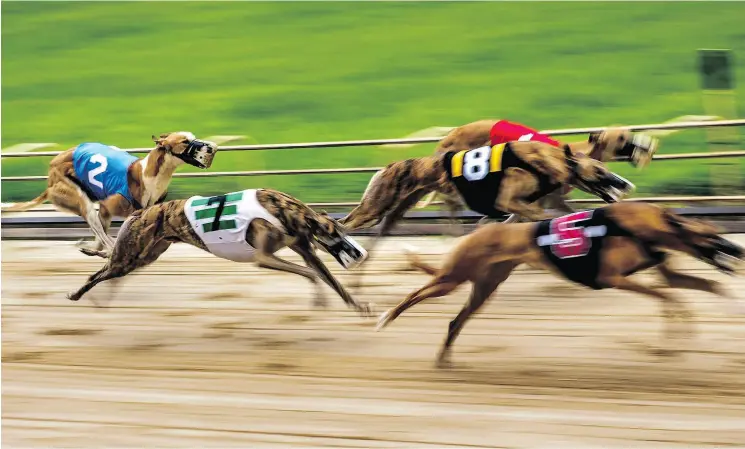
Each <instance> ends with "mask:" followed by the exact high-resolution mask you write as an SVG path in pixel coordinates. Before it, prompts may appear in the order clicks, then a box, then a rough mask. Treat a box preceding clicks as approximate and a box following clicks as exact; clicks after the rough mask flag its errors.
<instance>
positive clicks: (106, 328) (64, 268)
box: [2, 236, 745, 449]
mask: <svg viewBox="0 0 745 449" xmlns="http://www.w3.org/2000/svg"><path fill="white" fill-rule="evenodd" d="M736 240H739V241H740V242H745V238H743V237H742V236H738V237H736ZM403 241H404V240H403V239H391V240H389V241H388V242H386V245H385V247H384V248H382V249H381V251H380V252H378V253H377V254H375V255H373V258H372V259H371V260H370V262H369V268H370V270H371V274H370V275H369V276H368V277H367V278H366V282H365V287H364V288H363V290H362V291H361V292H360V293H359V294H357V295H356V297H357V299H359V300H368V301H373V302H375V303H376V304H377V306H378V311H379V312H380V311H382V310H384V308H386V307H389V306H391V305H393V304H395V303H396V302H398V301H399V300H400V299H402V298H403V297H404V296H405V295H406V294H407V293H408V292H410V291H411V290H413V289H415V288H417V287H419V286H421V285H422V284H423V283H424V282H425V280H426V276H424V275H422V274H419V273H414V272H410V271H405V270H404V268H405V264H404V261H403V258H402V257H401V254H400V250H399V249H400V245H401V242H403ZM406 241H407V242H409V243H413V244H414V245H416V246H417V247H419V248H420V249H421V250H422V253H423V254H424V257H425V259H427V260H431V261H434V262H438V261H439V260H440V258H441V254H442V253H443V251H445V250H446V249H447V248H448V247H449V246H450V244H451V243H452V239H449V238H439V239H438V238H418V239H406ZM288 258H290V259H291V260H295V261H297V260H299V258H296V257H288ZM325 260H327V261H329V266H330V267H332V271H333V272H334V273H335V274H338V275H339V276H340V278H341V280H342V281H343V282H345V283H348V282H349V277H348V276H347V275H345V274H344V273H343V271H342V270H340V269H339V268H338V266H337V265H335V263H333V262H332V261H330V260H329V259H328V258H326V259H325ZM677 262H678V263H679V266H680V267H682V268H685V269H686V270H687V271H688V272H693V273H698V274H699V275H702V276H706V277H710V278H714V279H718V280H721V281H722V282H724V283H725V284H726V285H727V288H728V289H729V290H730V291H731V292H732V293H733V296H736V297H739V298H740V299H742V300H744V301H745V281H743V280H742V279H737V278H730V277H727V276H724V275H722V274H718V273H715V272H713V271H712V270H710V269H708V268H707V267H706V266H705V265H703V264H700V263H698V262H691V261H689V260H688V259H686V260H683V259H680V260H679V261H677ZM100 266H101V261H100V260H95V259H92V258H88V257H86V256H83V255H80V254H78V253H77V252H76V250H75V249H74V248H72V246H71V244H70V243H57V242H52V243H50V242H18V241H16V242H13V241H10V242H7V241H6V242H3V243H2V337H3V348H2V393H3V395H2V437H3V446H4V447H21V446H25V447H30V446H33V447H52V446H54V447H78V448H82V447H86V448H87V447H114V446H119V447H222V448H227V447H251V448H263V447H277V448H288V447H360V448H367V447H370V448H378V447H400V448H418V447H509V448H517V447H520V448H547V447H566V448H575V449H580V448H589V447H594V448H599V447H603V448H611V447H612V448H615V447H618V448H621V447H624V448H632V447H633V448H648V447H654V448H668V447H669V448H673V447H676V448H678V447H679V448H683V447H688V448H690V447H731V446H743V447H745V345H743V342H744V341H745V317H744V316H743V315H735V314H733V313H732V309H731V308H730V307H728V306H730V305H731V304H732V303H731V301H728V300H727V299H724V298H717V297H713V296H711V295H707V294H699V293H695V292H684V291H679V294H680V296H681V297H682V298H684V299H685V300H686V302H687V303H688V304H689V305H690V307H691V308H692V309H693V310H694V312H695V314H696V331H697V333H696V335H695V336H694V337H693V338H692V339H687V340H681V341H675V342H665V341H662V340H661V335H660V330H661V325H662V320H661V318H660V317H659V315H658V306H657V304H656V303H655V302H654V301H652V300H649V299H647V298H644V297H639V296H638V295H633V294H630V293H621V292H615V291H603V292H594V291H590V290H584V289H580V288H578V287H574V286H572V285H570V284H568V283H566V282H564V281H562V280H559V279H557V278H555V277H552V276H550V275H548V274H546V273H543V272H537V271H533V270H527V269H523V270H519V271H518V272H516V274H515V275H514V276H513V277H511V278H510V279H509V280H508V281H507V282H506V283H505V284H504V285H503V287H502V288H501V289H500V290H499V291H498V293H497V295H498V296H497V297H495V298H493V299H492V301H491V302H490V303H489V304H488V305H487V306H486V307H485V308H484V311H483V312H482V313H480V314H479V315H477V317H476V318H475V319H473V320H472V321H471V322H470V323H469V324H468V325H467V326H466V328H465V330H464V331H463V334H462V335H461V337H460V339H459V340H458V341H457V342H456V344H455V347H454V354H453V360H454V362H455V367H454V368H453V369H451V370H438V369H435V368H434V366H433V361H434V356H435V353H436V351H437V349H438V346H439V345H440V343H441V341H442V339H443V338H444V335H445V330H446V328H447V323H448V321H449V320H450V319H452V318H453V317H454V316H455V314H456V313H457V311H458V310H459V309H460V307H461V306H462V305H463V303H464V301H465V298H466V296H467V293H468V288H467V287H465V286H464V287H463V288H461V289H460V290H458V292H457V293H455V294H453V295H452V296H449V297H447V298H444V299H441V300H435V301H432V302H429V303H424V304H422V305H420V306H417V307H415V308H414V309H412V310H411V311H410V312H409V313H408V314H406V315H404V316H402V317H401V318H399V320H397V321H396V322H394V323H393V324H392V325H391V326H390V327H389V328H387V329H386V330H384V331H383V332H380V333H375V332H374V331H373V327H374V324H375V319H362V318H359V317H357V316H356V315H355V314H354V313H353V312H352V311H350V310H347V309H346V308H345V307H344V305H343V304H342V302H341V300H340V299H338V298H336V297H334V296H333V292H331V291H330V290H327V292H328V299H329V305H330V307H329V308H328V309H327V310H325V311H324V310H316V309H312V308H310V301H311V298H312V293H313V290H312V288H311V287H310V284H309V283H308V282H307V281H305V280H304V279H302V278H299V277H296V276H293V275H289V274H284V273H276V272H271V271H266V270H259V269H256V268H254V267H253V266H249V265H239V264H233V263H229V262H226V261H222V260H219V259H216V258H214V257H213V256H211V255H208V254H206V253H201V252H199V251H198V250H195V249H193V248H190V247H185V246H180V245H176V246H174V247H173V248H172V249H171V250H170V251H169V252H168V253H167V254H166V255H165V256H164V257H163V258H162V259H161V260H160V261H158V262H156V264H154V265H152V266H150V267H148V268H146V269H144V270H142V271H140V272H138V273H136V274H134V275H131V276H129V277H127V278H125V280H124V281H122V282H121V284H120V285H119V287H118V292H117V294H116V297H115V298H114V300H113V302H111V303H110V304H109V307H107V308H97V307H94V306H93V304H92V303H91V302H90V301H88V300H86V299H85V298H84V299H83V300H81V301H80V302H79V303H72V302H69V301H67V300H66V299H65V297H64V295H65V293H66V292H67V291H70V290H72V289H74V288H77V287H78V286H80V285H81V284H82V283H83V281H84V279H85V278H86V277H87V276H88V275H89V274H91V273H93V272H94V271H95V270H97V269H98V268H99V267H100ZM642 276H643V277H647V275H642ZM648 277H649V279H650V281H652V279H653V278H652V277H651V276H648ZM112 291H113V287H112V286H111V285H110V284H107V283H105V284H101V285H100V286H99V287H97V288H96V289H94V290H93V291H92V295H93V296H95V297H96V298H97V299H98V300H104V299H106V298H108V297H109V296H110V295H111V294H112ZM670 348H675V349H679V350H680V351H678V352H677V354H670V353H669V352H667V351H663V350H664V349H670Z"/></svg>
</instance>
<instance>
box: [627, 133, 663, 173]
mask: <svg viewBox="0 0 745 449" xmlns="http://www.w3.org/2000/svg"><path fill="white" fill-rule="evenodd" d="M658 143H659V140H657V139H655V138H654V137H650V136H648V135H646V134H634V136H633V137H632V138H631V140H630V141H629V142H626V145H624V146H623V148H621V149H620V150H619V152H618V155H619V156H620V157H621V158H623V159H628V161H629V162H631V165H633V166H634V167H639V168H644V167H646V166H647V164H649V162H650V161H651V160H652V156H654V153H655V152H656V151H657V146H658Z"/></svg>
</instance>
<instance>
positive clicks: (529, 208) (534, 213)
mask: <svg viewBox="0 0 745 449" xmlns="http://www.w3.org/2000/svg"><path fill="white" fill-rule="evenodd" d="M496 208H497V209H499V210H503V211H505V212H509V213H511V214H513V215H512V216H511V217H510V218H508V220H510V219H513V221H510V222H508V223H513V222H515V221H517V220H518V219H519V217H525V218H527V219H529V220H531V221H540V220H545V219H547V218H550V216H549V215H548V214H547V213H546V211H544V210H543V208H541V207H540V206H539V205H538V204H536V203H527V202H525V201H522V200H518V199H514V198H502V196H501V195H500V197H498V198H497V204H496ZM513 217H514V218H513Z"/></svg>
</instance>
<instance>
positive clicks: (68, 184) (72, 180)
mask: <svg viewBox="0 0 745 449" xmlns="http://www.w3.org/2000/svg"><path fill="white" fill-rule="evenodd" d="M153 141H154V142H155V149H153V150H152V151H150V153H148V155H147V156H145V157H144V158H142V159H138V158H136V157H135V156H132V155H130V154H128V153H126V152H124V151H121V150H118V149H117V148H116V147H111V146H109V145H104V144H102V143H82V144H80V145H77V146H76V147H73V148H70V149H68V150H67V151H64V152H63V153H61V154H59V155H57V156H56V157H55V158H54V159H52V161H51V162H50V163H49V177H48V179H47V188H46V189H45V190H44V191H43V192H42V193H41V195H39V196H38V197H36V198H34V199H33V200H31V201H28V202H25V203H19V204H15V205H13V206H11V207H8V208H4V209H2V211H3V212H21V211H25V210H28V209H31V208H33V207H35V206H38V205H39V204H42V203H43V202H45V201H47V200H48V201H51V202H52V204H54V205H55V206H56V207H57V209H59V210H62V211H65V212H71V213H73V214H76V215H78V216H80V217H82V218H83V219H84V220H85V221H86V222H87V223H88V225H89V226H90V228H91V230H92V231H93V233H94V234H95V236H96V240H95V242H94V243H93V245H92V246H88V247H85V246H83V247H81V248H80V250H81V251H82V252H83V253H84V254H87V255H93V254H98V253H99V251H100V250H101V249H102V248H105V249H106V250H107V251H111V249H112V248H113V246H114V241H113V240H112V239H111V237H110V236H109V235H108V230H109V226H110V225H111V220H112V218H113V217H115V216H119V217H123V218H126V217H128V216H129V215H130V214H132V213H133V212H134V211H135V210H139V209H143V208H146V207H149V206H152V205H154V204H156V203H159V202H162V201H164V200H165V196H166V193H167V190H168V185H169V183H170V182H171V177H172V176H173V173H174V172H175V171H176V169H177V168H178V167H179V166H180V165H182V164H183V163H187V164H189V165H193V166H195V167H199V168H202V169H206V168H209V167H210V165H212V159H213V158H214V157H215V153H216V152H217V144H215V143H213V142H209V141H205V140H199V139H197V138H196V137H195V136H194V134H192V133H190V132H185V131H182V132H174V133H170V134H161V136H160V137H159V138H156V137H155V136H153Z"/></svg>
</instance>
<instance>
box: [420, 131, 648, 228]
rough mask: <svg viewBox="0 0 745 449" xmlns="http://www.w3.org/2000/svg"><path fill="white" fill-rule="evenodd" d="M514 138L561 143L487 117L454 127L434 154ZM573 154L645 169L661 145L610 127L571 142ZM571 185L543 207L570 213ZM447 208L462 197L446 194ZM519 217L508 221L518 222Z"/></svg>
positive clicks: (548, 198) (545, 199)
mask: <svg viewBox="0 0 745 449" xmlns="http://www.w3.org/2000/svg"><path fill="white" fill-rule="evenodd" d="M512 140H528V141H531V140H533V141H535V140H538V141H542V142H546V143H551V144H553V145H555V146H559V145H560V142H558V141H556V140H554V139H551V138H549V137H548V136H544V135H542V134H539V133H538V132H537V131H535V130H533V129H530V128H528V127H526V126H524V125H521V124H518V123H512V122H508V121H506V120H495V119H486V120H478V121H475V122H472V123H467V124H465V125H462V126H459V127H456V128H453V129H451V130H450V131H449V132H448V133H447V135H445V137H444V138H443V139H442V140H441V141H440V142H439V143H438V145H437V147H436V148H435V155H441V154H445V153H446V152H448V151H463V150H469V149H472V148H479V147H482V146H487V145H496V144H499V143H504V142H508V141H512ZM567 145H568V146H569V148H570V150H571V151H572V154H577V153H583V154H586V155H588V156H590V157H591V158H592V159H595V160H598V161H601V162H608V161H611V160H613V159H616V158H618V159H621V160H627V161H629V162H630V163H631V164H632V165H634V166H636V167H639V168H644V167H646V166H647V165H648V164H649V163H650V162H651V160H652V156H653V155H654V154H655V152H656V151H657V149H658V147H659V140H658V139H655V138H651V137H649V136H647V135H645V134H641V133H632V132H631V131H628V130H625V129H621V128H608V129H605V130H603V131H601V132H593V133H590V136H589V137H588V139H587V140H583V141H577V142H570V143H568V144H567ZM570 190H571V188H567V189H564V190H557V191H556V192H552V193H550V194H549V195H546V196H545V197H543V198H542V199H541V205H542V206H543V207H544V208H547V209H548V208H552V209H556V210H558V211H562V212H571V211H572V208H571V207H570V206H569V205H568V204H567V203H566V197H565V195H566V194H567V193H569V191H570ZM436 195H437V192H432V193H431V194H429V195H428V196H427V198H425V199H424V200H422V201H421V202H419V203H418V204H417V208H424V207H427V206H428V205H429V204H430V203H431V202H432V201H433V200H434V199H435V196H436ZM443 201H444V202H445V206H446V208H448V209H449V210H450V211H451V214H455V212H457V211H458V210H460V209H462V207H463V204H462V200H461V199H460V198H459V197H458V196H457V195H455V196H445V198H444V200H443ZM517 219H518V217H517V216H514V215H513V216H512V217H510V218H509V219H508V220H509V222H511V221H516V220H517Z"/></svg>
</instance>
